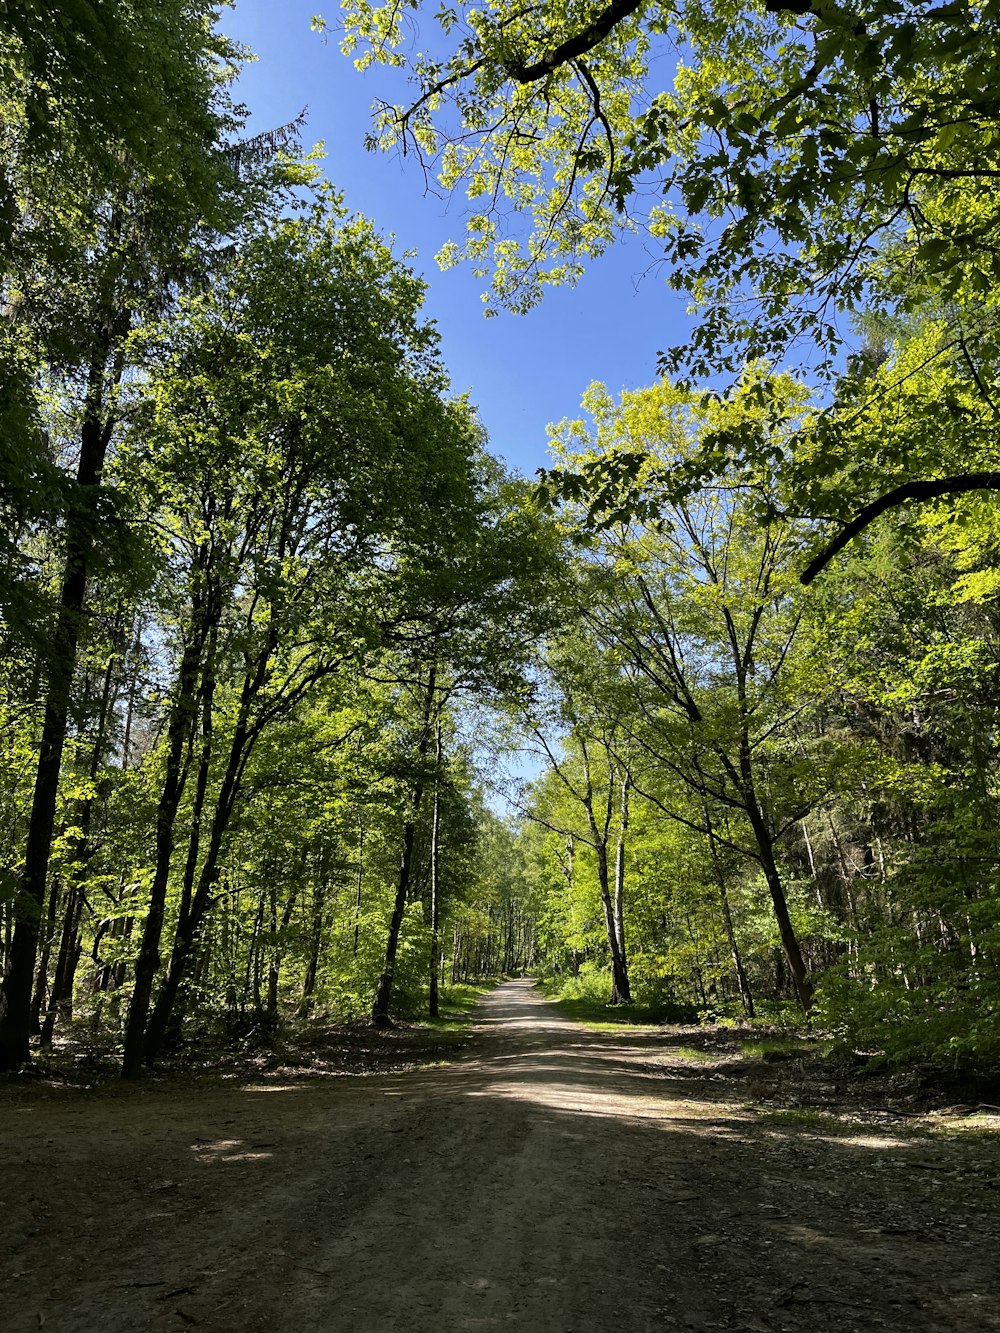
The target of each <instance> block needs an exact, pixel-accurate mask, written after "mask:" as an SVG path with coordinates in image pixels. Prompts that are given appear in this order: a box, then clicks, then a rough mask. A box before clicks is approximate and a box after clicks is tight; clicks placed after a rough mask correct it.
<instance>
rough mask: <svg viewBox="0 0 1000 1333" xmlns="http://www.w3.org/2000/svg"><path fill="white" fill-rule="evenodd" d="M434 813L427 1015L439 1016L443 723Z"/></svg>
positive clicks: (438, 738)
mask: <svg viewBox="0 0 1000 1333" xmlns="http://www.w3.org/2000/svg"><path fill="white" fill-rule="evenodd" d="M434 764H435V780H434V810H433V813H432V815H431V956H430V978H429V991H428V996H427V1012H428V1014H429V1015H430V1017H431V1018H437V1017H438V1008H439V1006H438V972H439V971H440V970H441V969H440V963H441V939H440V928H441V723H440V721H438V724H437V728H436V731H435V743H434Z"/></svg>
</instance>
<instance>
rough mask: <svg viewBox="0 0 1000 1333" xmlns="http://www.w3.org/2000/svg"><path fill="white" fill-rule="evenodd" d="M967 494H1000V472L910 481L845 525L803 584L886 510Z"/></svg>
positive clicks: (805, 575)
mask: <svg viewBox="0 0 1000 1333" xmlns="http://www.w3.org/2000/svg"><path fill="white" fill-rule="evenodd" d="M965 491H1000V472H967V473H965V474H964V475H963V476H960V477H941V478H940V479H939V480H937V481H907V482H905V483H904V484H903V485H902V486H896V487H895V488H894V489H893V490H891V491H887V492H886V494H885V495H882V496H879V498H878V499H877V500H873V501H872V502H871V504H867V505H865V507H864V508H863V509H861V510H859V512H858V514H857V517H856V518H853V519H851V521H850V523H848V524H846V525H845V527H844V530H843V532H841V533H839V534H838V535H837V536H836V537H835V538H834V539H833V541H832V542H830V543H829V545H828V546H825V547H824V548H823V550H822V551H820V553H819V555H817V556H816V557H815V558H814V559H812V560H810V562H809V564H808V565H807V566H806V568H805V569H804V570H803V571H802V575H801V580H802V582H803V583H805V584H806V585H808V584H810V583H812V581H813V579H814V578H815V577H816V575H817V574H819V573H820V572H821V571H822V570H824V569H825V568H826V566H827V565H828V564H829V563H830V561H831V560H832V559H833V557H834V556H835V555H837V554H838V552H840V551H842V550H843V549H844V547H845V546H846V545H847V544H848V543H849V542H852V541H853V540H854V538H855V537H857V535H858V534H859V533H860V532H863V531H864V530H865V528H867V527H868V525H869V523H873V522H874V521H875V519H877V518H878V517H879V515H881V514H884V513H885V512H886V510H887V509H895V507H896V506H897V505H901V504H904V503H905V502H906V501H907V500H920V501H923V500H936V499H938V498H939V497H940V496H942V495H961V494H963V493H964V492H965Z"/></svg>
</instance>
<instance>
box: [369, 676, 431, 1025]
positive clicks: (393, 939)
mask: <svg viewBox="0 0 1000 1333" xmlns="http://www.w3.org/2000/svg"><path fill="white" fill-rule="evenodd" d="M436 684H437V668H436V667H435V666H431V668H430V670H429V672H428V675H427V688H426V691H425V694H424V716H423V725H422V728H421V733H420V744H419V747H418V750H417V753H418V756H419V764H420V769H419V772H418V774H417V778H416V781H415V782H414V784H413V795H412V797H411V799H410V814H409V818H408V819H407V821H406V825H405V827H404V829H403V849H402V852H401V854H400V858H399V874H398V876H397V878H396V898H395V902H394V903H393V908H392V916H391V918H390V920H389V932H388V935H387V937H386V942H385V961H384V962H383V965H382V975H381V976H380V977H379V979H378V985H377V987H376V989H375V1000H374V1003H373V1004H372V1022H373V1023H375V1024H376V1025H377V1026H379V1027H385V1026H387V1025H388V1024H389V1023H390V1022H391V1019H390V1017H389V1005H390V1003H391V1001H392V984H393V979H394V976H395V971H396V951H397V949H398V947H399V932H400V929H401V927H402V924H403V913H404V912H405V910H406V897H407V894H408V893H409V889H410V879H411V872H412V867H413V843H414V840H415V837H416V829H417V815H418V814H419V813H420V802H421V799H422V798H423V794H424V771H423V767H424V763H425V762H426V759H427V751H428V749H429V747H430V732H431V714H432V712H433V709H434V691H435V687H436Z"/></svg>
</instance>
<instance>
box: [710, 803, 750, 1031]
mask: <svg viewBox="0 0 1000 1333" xmlns="http://www.w3.org/2000/svg"><path fill="white" fill-rule="evenodd" d="M702 809H703V810H704V813H705V826H706V828H707V830H708V854H709V858H710V860H711V862H712V873H713V874H714V875H715V883H716V887H717V888H718V890H719V906H720V907H721V909H722V925H723V929H724V930H725V932H726V940H727V942H728V944H729V956H730V958H731V959H732V960H733V971H734V972H735V973H736V986H737V989H738V990H739V993H740V1003H741V1004H742V1005H743V1012H744V1013H745V1014H746V1016H747V1018H753V1016H754V1003H753V995H752V993H751V991H750V982H749V980H748V979H747V974H746V969H745V968H744V966H743V958H742V955H741V954H740V948H739V944H738V943H737V940H736V929H735V927H734V926H733V914H732V912H731V911H730V908H729V891H728V889H727V887H726V876H725V872H724V870H723V868H722V861H721V860H720V858H719V847H718V843H717V841H716V837H715V829H714V828H713V826H712V816H711V812H710V810H709V807H708V801H707V799H705V798H704V796H703V797H702Z"/></svg>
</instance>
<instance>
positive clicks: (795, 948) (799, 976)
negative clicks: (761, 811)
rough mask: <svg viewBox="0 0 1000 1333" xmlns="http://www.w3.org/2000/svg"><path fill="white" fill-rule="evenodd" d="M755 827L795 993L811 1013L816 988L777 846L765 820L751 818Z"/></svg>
mask: <svg viewBox="0 0 1000 1333" xmlns="http://www.w3.org/2000/svg"><path fill="white" fill-rule="evenodd" d="M751 823H754V836H755V838H756V841H757V848H758V852H759V855H760V864H761V869H762V870H763V872H764V879H765V880H766V881H767V888H768V892H769V893H770V895H771V905H772V907H773V908H774V918H775V920H776V921H777V923H778V934H779V936H780V937H781V947H782V948H783V950H784V952H785V958H786V959H787V961H788V970H789V972H790V973H791V974H792V981H793V983H794V985H795V993H796V995H797V996H798V998H799V1003H800V1004H801V1005H802V1008H803V1010H804V1011H805V1012H806V1013H808V1012H809V1009H810V1006H811V1005H812V1001H813V986H812V983H811V981H810V980H809V974H808V970H807V968H806V965H805V961H804V959H803V957H802V951H801V949H800V948H799V941H798V938H797V937H796V934H795V927H794V926H793V925H792V918H791V916H790V915H789V911H788V900H787V898H786V897H785V888H784V885H783V884H782V882H781V874H780V872H779V870H778V866H777V862H776V861H775V858H774V844H773V842H772V841H771V838H770V836H769V834H768V833H767V830H766V829H765V828H764V827H763V822H762V821H761V820H759V819H758V820H757V821H756V822H755V821H754V820H753V817H752V816H751Z"/></svg>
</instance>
